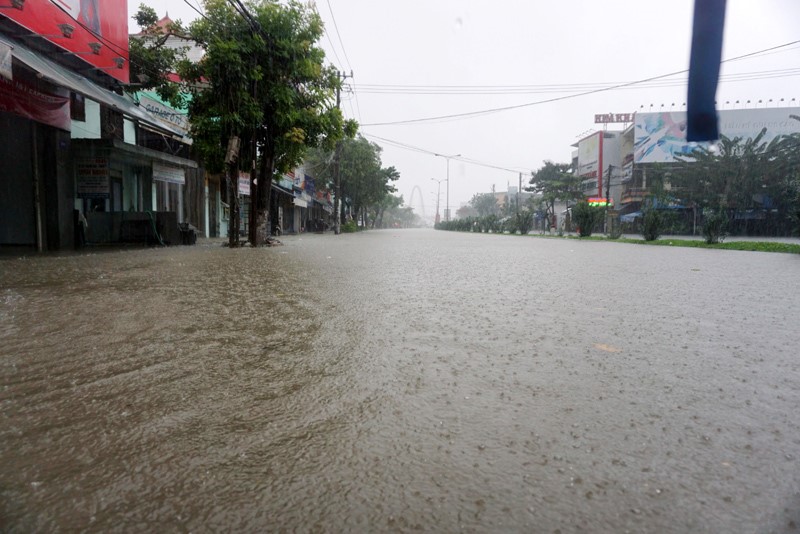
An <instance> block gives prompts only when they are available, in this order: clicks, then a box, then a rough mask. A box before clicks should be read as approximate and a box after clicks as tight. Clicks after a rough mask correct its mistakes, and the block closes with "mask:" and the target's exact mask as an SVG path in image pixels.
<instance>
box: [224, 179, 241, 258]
mask: <svg viewBox="0 0 800 534" xmlns="http://www.w3.org/2000/svg"><path fill="white" fill-rule="evenodd" d="M227 176H228V178H227V181H228V201H229V214H228V246H229V247H231V248H233V247H238V246H239V176H238V172H237V170H236V164H235V163H234V164H231V165H229V166H228V175H227Z"/></svg>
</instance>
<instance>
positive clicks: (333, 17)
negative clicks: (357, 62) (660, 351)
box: [325, 0, 353, 70]
mask: <svg viewBox="0 0 800 534" xmlns="http://www.w3.org/2000/svg"><path fill="white" fill-rule="evenodd" d="M325 1H326V3H327V4H328V10H329V11H330V12H331V20H332V21H333V28H334V29H335V30H336V37H338V38H339V44H340V45H341V46H342V53H343V54H344V59H345V60H347V66H348V67H349V68H350V70H353V65H351V64H350V58H349V57H347V50H345V48H344V41H342V35H341V34H340V33H339V26H338V25H337V24H336V17H335V16H334V14H333V8H332V7H331V0H325Z"/></svg>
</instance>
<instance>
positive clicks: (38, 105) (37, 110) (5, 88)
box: [0, 76, 70, 130]
mask: <svg viewBox="0 0 800 534" xmlns="http://www.w3.org/2000/svg"><path fill="white" fill-rule="evenodd" d="M0 111H6V112H8V113H12V114H14V115H18V116H20V117H25V118H26V119H31V120H35V121H36V122H41V123H42V124H47V125H50V126H54V127H56V128H60V129H62V130H69V129H70V118H69V98H67V97H63V96H58V95H53V94H50V93H45V92H43V91H39V90H38V89H37V88H35V87H33V86H32V85H28V84H26V83H24V82H22V81H21V80H14V81H11V80H8V79H6V78H4V77H3V76H0Z"/></svg>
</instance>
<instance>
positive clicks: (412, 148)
mask: <svg viewBox="0 0 800 534" xmlns="http://www.w3.org/2000/svg"><path fill="white" fill-rule="evenodd" d="M362 134H363V135H364V136H365V137H371V138H373V139H378V140H380V141H383V142H384V143H387V144H389V145H392V146H395V147H397V148H402V149H405V150H410V151H412V152H419V153H421V154H426V155H429V156H437V155H439V153H438V152H434V151H433V150H427V149H425V148H420V147H418V146H414V145H409V144H407V143H403V142H401V141H394V140H392V139H386V138H385V137H380V136H377V135H372V134H368V133H364V132H362ZM450 159H454V160H456V161H460V162H462V163H467V164H469V165H477V166H479V167H487V168H490V169H497V170H500V171H506V172H511V173H514V174H517V173H519V172H524V173H527V172H528V170H527V169H525V170H521V169H522V167H518V168H516V169H511V168H508V167H502V166H500V165H494V164H491V163H485V162H482V161H478V160H475V159H471V158H467V157H465V156H456V157H452V158H450Z"/></svg>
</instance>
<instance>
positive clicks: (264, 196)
mask: <svg viewBox="0 0 800 534" xmlns="http://www.w3.org/2000/svg"><path fill="white" fill-rule="evenodd" d="M273 161H274V159H273V157H272V156H271V155H267V154H263V153H262V156H261V163H260V166H259V169H258V189H257V191H258V194H257V196H256V197H253V200H252V202H253V205H252V207H251V209H252V210H253V211H254V212H255V214H254V216H253V220H254V224H253V226H252V228H251V229H250V235H251V236H252V238H251V244H252V245H253V246H254V247H257V246H261V245H263V244H265V243H266V242H267V237H268V236H269V235H270V229H269V228H267V226H268V221H269V203H270V196H271V193H272V162H273Z"/></svg>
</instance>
